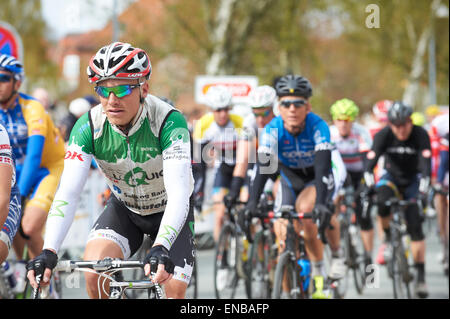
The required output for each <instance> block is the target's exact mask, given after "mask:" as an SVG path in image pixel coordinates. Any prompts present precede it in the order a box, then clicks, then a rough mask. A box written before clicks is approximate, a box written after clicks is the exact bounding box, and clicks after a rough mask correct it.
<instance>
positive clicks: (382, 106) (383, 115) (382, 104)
mask: <svg viewBox="0 0 450 319" xmlns="http://www.w3.org/2000/svg"><path fill="white" fill-rule="evenodd" d="M392 103H393V101H391V100H380V101H378V102H376V103H375V104H374V105H373V106H372V115H373V118H374V120H375V122H374V123H373V124H372V125H370V126H369V132H370V135H372V138H373V137H374V136H375V134H377V133H378V132H379V131H380V130H381V129H383V128H384V127H385V126H386V125H387V123H388V117H387V114H388V111H389V108H390V107H391V106H392Z"/></svg>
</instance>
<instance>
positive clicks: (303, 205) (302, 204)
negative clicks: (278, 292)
mask: <svg viewBox="0 0 450 319" xmlns="http://www.w3.org/2000/svg"><path fill="white" fill-rule="evenodd" d="M315 202H316V187H315V186H314V185H310V186H308V187H306V188H305V189H304V190H303V191H302V192H301V193H300V194H299V195H298V197H297V200H296V203H295V207H296V210H297V212H299V213H310V212H312V211H313V209H314V205H315ZM302 224H303V227H304V228H303V229H304V238H305V248H306V251H307V252H308V256H309V258H310V260H311V261H312V262H318V261H322V260H323V249H324V247H323V244H322V242H321V241H320V239H318V238H317V234H318V230H317V225H316V224H315V223H314V221H313V220H312V219H303V220H302Z"/></svg>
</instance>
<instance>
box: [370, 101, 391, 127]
mask: <svg viewBox="0 0 450 319" xmlns="http://www.w3.org/2000/svg"><path fill="white" fill-rule="evenodd" d="M392 104H394V102H393V101H391V100H381V101H378V102H377V103H375V104H374V105H373V107H372V111H373V114H375V117H376V118H377V120H378V121H380V122H387V120H388V111H389V109H390V108H391V106H392Z"/></svg>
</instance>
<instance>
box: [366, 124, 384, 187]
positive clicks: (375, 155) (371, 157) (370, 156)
mask: <svg viewBox="0 0 450 319" xmlns="http://www.w3.org/2000/svg"><path fill="white" fill-rule="evenodd" d="M389 130H390V129H389V127H385V128H383V129H382V130H381V131H379V132H378V133H377V134H375V136H374V137H373V144H372V149H371V150H370V151H369V152H368V153H367V155H366V159H365V169H364V179H365V182H366V185H367V186H370V187H371V186H374V184H375V178H374V176H373V170H374V168H375V166H376V165H377V162H378V159H379V158H380V156H381V155H383V154H384V152H385V150H386V141H387V138H388V137H387V136H388V133H389Z"/></svg>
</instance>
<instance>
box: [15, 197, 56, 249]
mask: <svg viewBox="0 0 450 319" xmlns="http://www.w3.org/2000/svg"><path fill="white" fill-rule="evenodd" d="M47 212H48V211H46V210H44V209H42V208H40V207H36V206H30V205H27V206H26V208H25V212H24V214H23V218H22V229H23V232H24V233H25V235H27V236H28V237H29V239H27V240H24V241H22V242H21V241H20V239H22V236H20V237H19V236H16V238H17V237H19V238H18V239H19V241H18V242H19V245H20V244H23V243H26V244H27V246H28V251H29V257H30V258H34V257H36V256H37V255H39V254H40V253H41V251H42V247H43V246H44V239H43V238H42V231H43V229H44V226H45V222H46V221H47ZM17 248H18V250H17V251H16V252H18V253H22V254H23V246H21V245H20V246H18V247H17ZM19 249H20V250H19ZM18 256H22V255H18Z"/></svg>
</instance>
